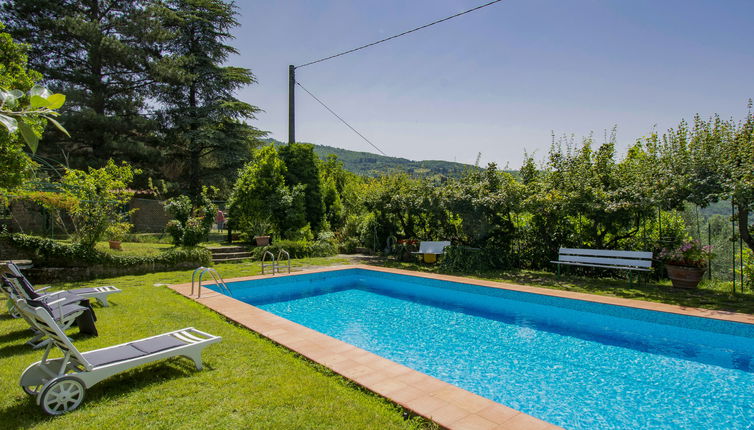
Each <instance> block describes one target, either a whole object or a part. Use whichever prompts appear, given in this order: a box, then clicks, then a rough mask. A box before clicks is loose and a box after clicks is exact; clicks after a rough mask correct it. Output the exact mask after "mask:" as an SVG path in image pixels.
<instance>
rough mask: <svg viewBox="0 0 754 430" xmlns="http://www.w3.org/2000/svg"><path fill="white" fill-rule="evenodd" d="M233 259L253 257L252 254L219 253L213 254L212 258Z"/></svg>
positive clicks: (246, 252)
mask: <svg viewBox="0 0 754 430" xmlns="http://www.w3.org/2000/svg"><path fill="white" fill-rule="evenodd" d="M233 257H246V258H249V257H251V252H248V251H245V252H217V253H213V254H212V258H233Z"/></svg>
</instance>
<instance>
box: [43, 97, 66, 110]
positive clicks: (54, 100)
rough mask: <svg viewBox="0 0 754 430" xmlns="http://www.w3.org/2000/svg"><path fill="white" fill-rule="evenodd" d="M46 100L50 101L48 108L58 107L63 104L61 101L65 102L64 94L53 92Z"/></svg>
mask: <svg viewBox="0 0 754 430" xmlns="http://www.w3.org/2000/svg"><path fill="white" fill-rule="evenodd" d="M47 101H48V102H50V104H49V106H47V108H49V109H59V108H60V107H61V106H63V103H65V95H63V94H53V95H51V96H50V97H47Z"/></svg>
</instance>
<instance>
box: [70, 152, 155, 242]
mask: <svg viewBox="0 0 754 430" xmlns="http://www.w3.org/2000/svg"><path fill="white" fill-rule="evenodd" d="M140 172H141V171H140V170H134V169H132V168H131V166H130V165H129V164H127V163H123V164H122V165H120V166H118V165H116V164H115V163H114V162H113V160H108V162H107V164H106V165H105V167H103V168H101V169H93V168H91V167H90V168H89V171H88V172H84V171H82V170H75V169H69V170H67V171H66V173H65V176H63V180H62V185H63V192H64V194H65V195H66V196H68V197H71V198H73V199H75V200H76V203H75V205H73V207H72V208H71V209H70V214H71V217H72V218H73V222H74V225H75V227H76V234H75V236H74V237H75V239H76V241H77V242H78V243H80V244H81V245H83V246H85V247H88V248H94V244H96V243H97V242H98V241H99V240H101V239H102V238H103V236H104V235H105V234H106V232H107V230H108V228H110V227H111V226H112V225H113V224H117V223H122V222H126V220H127V218H128V215H130V214H131V213H132V211H123V210H122V208H123V207H124V206H125V205H126V204H127V203H128V201H129V200H131V196H132V195H133V193H132V192H130V191H127V189H128V185H129V183H130V182H131V180H132V179H133V177H134V174H138V173H140Z"/></svg>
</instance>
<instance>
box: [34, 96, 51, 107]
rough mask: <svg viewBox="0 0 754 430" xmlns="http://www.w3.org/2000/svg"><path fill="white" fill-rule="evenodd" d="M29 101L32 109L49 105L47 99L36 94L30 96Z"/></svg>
mask: <svg viewBox="0 0 754 430" xmlns="http://www.w3.org/2000/svg"><path fill="white" fill-rule="evenodd" d="M30 101H31V103H30V105H31V108H32V109H38V108H43V107H47V106H49V105H50V102H48V101H47V99H44V98H42V97H40V96H37V95H33V96H31V100H30Z"/></svg>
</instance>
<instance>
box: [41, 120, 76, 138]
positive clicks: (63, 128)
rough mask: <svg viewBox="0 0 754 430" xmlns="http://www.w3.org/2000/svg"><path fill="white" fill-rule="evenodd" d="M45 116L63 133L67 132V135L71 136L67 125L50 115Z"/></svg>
mask: <svg viewBox="0 0 754 430" xmlns="http://www.w3.org/2000/svg"><path fill="white" fill-rule="evenodd" d="M45 118H46V119H47V121H50V122H51V123H52V124H53V125H54V126H55V127H57V128H58V130H60V131H62V132H63V133H65V135H66V136H68V137H71V135H70V134H68V130H66V129H65V127H63V126H62V125H60V123H59V122H58V121H57V120H55V119H54V118H52V117H49V116H45Z"/></svg>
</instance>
